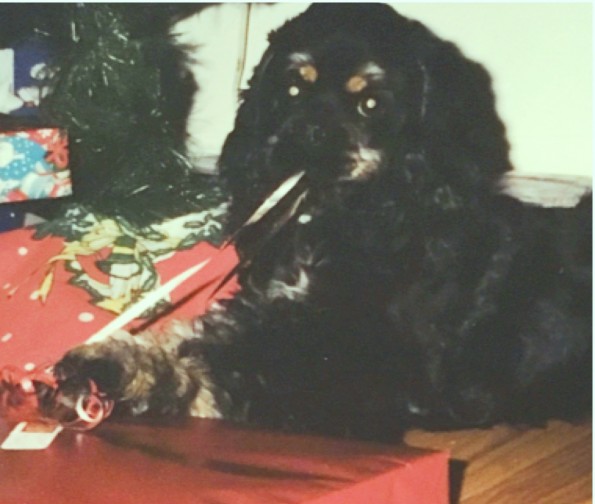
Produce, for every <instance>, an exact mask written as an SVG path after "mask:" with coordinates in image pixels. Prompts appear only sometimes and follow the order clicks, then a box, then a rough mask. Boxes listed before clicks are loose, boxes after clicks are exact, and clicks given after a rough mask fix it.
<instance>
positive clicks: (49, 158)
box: [0, 38, 72, 231]
mask: <svg viewBox="0 0 595 504" xmlns="http://www.w3.org/2000/svg"><path fill="white" fill-rule="evenodd" d="M43 42H44V41H43V40H42V39H37V38H33V39H29V40H26V41H23V42H20V43H19V44H17V45H15V47H12V48H4V49H1V50H0V231H6V230H8V229H12V228H15V227H19V226H20V225H21V224H22V222H23V217H24V214H25V212H26V209H27V208H26V206H25V205H16V204H13V203H20V202H25V201H30V200H38V199H45V198H60V197H64V196H69V195H70V194H71V193H72V184H71V178H70V171H69V169H68V140H67V134H66V131H65V130H63V129H60V128H56V127H51V126H45V125H41V124H40V120H39V104H40V101H41V100H42V98H43V97H44V96H45V95H46V94H47V92H48V82H49V79H50V78H51V70H50V66H49V62H50V58H51V54H50V51H49V48H48V47H47V45H45V44H44V43H43Z"/></svg>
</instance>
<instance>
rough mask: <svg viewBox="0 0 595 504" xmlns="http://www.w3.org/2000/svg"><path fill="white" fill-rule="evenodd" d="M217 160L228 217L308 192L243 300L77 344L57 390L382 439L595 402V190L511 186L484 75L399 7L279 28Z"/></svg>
mask: <svg viewBox="0 0 595 504" xmlns="http://www.w3.org/2000/svg"><path fill="white" fill-rule="evenodd" d="M221 168H222V175H223V177H224V178H225V180H226V181H227V183H228V185H229V187H230V189H231V192H232V195H233V202H232V206H231V211H230V216H229V222H230V228H232V229H233V228H235V227H237V226H238V225H239V224H240V223H242V222H243V221H244V220H245V219H246V218H247V217H248V216H249V215H250V214H251V213H252V212H253V211H254V209H255V208H256V207H257V206H258V205H259V203H260V202H261V201H262V200H263V199H264V198H265V197H266V195H267V194H269V193H270V192H271V191H272V189H273V188H274V187H276V186H277V185H278V184H279V183H280V182H281V181H282V180H284V179H285V178H287V177H288V176H289V175H291V174H293V173H296V172H298V171H300V170H305V172H306V179H307V182H308V193H307V196H306V197H305V199H304V200H303V201H302V202H301V204H300V206H299V209H298V212H297V214H296V216H295V217H294V218H293V219H292V220H290V221H289V222H288V223H287V224H285V225H284V226H283V227H282V228H281V229H280V230H279V231H278V232H276V234H274V235H272V236H269V237H268V239H267V240H266V241H264V242H263V241H262V240H261V242H260V244H259V246H260V249H259V252H258V253H257V254H256V255H255V256H254V257H252V258H251V261H249V263H248V265H247V266H245V267H244V268H243V269H242V270H241V272H240V281H241V285H242V290H241V292H240V293H239V295H238V296H236V297H235V298H234V299H233V300H230V301H228V302H225V303H224V304H221V305H218V306H216V307H215V308H214V309H213V310H212V311H211V312H210V313H209V314H207V315H206V316H205V317H203V318H202V319H197V320H196V321H194V322H193V323H192V324H190V325H187V326H186V327H185V328H184V329H183V330H179V329H178V330H174V331H173V333H174V334H176V335H178V336H175V338H174V339H173V340H171V341H170V343H169V347H167V346H164V345H163V344H162V343H160V342H157V343H155V335H151V334H144V335H138V336H135V337H129V338H119V339H114V340H111V341H107V342H104V343H97V344H93V345H86V346H82V347H79V348H76V349H74V350H72V351H71V352H69V353H68V354H67V355H66V356H65V357H64V359H63V360H62V361H61V362H60V363H58V364H57V365H56V373H57V376H58V377H59V378H60V380H62V383H63V384H65V385H67V384H68V383H74V382H76V381H77V380H79V379H80V378H86V377H92V378H93V379H94V380H95V381H97V382H98V383H99V385H100V386H101V387H102V388H103V389H104V390H105V391H107V392H108V393H109V394H110V395H111V396H113V397H114V398H116V399H119V400H120V402H119V407H120V408H121V409H122V410H125V411H129V412H132V413H134V414H139V413H144V412H155V413H167V414H175V413H187V412H188V411H189V410H192V413H193V414H196V415H199V416H208V417H218V418H219V417H220V418H228V419H233V420H238V421H242V422H251V423H257V424H260V425H266V426H274V427H286V428H290V429H293V430H305V431H314V432H320V433H329V434H339V435H352V436H357V437H361V438H376V439H391V438H394V437H395V436H397V435H399V433H400V432H401V431H402V429H404V428H407V427H409V426H412V425H424V426H433V427H448V428H450V427H459V426H469V425H486V424H488V423H492V422H496V421H507V420H512V421H519V420H523V421H527V420H538V419H541V418H544V417H547V416H549V415H566V414H570V413H576V412H579V411H581V408H583V410H584V411H586V410H588V406H589V402H588V401H589V398H590V395H591V393H590V391H591V365H590V363H591V343H590V340H591V338H590V334H591V319H590V316H591V297H590V293H591V270H590V258H591V255H590V241H591V237H590V233H591V231H590V228H591V214H590V207H591V204H590V200H586V201H583V202H582V203H581V204H580V205H579V207H578V208H576V209H557V210H552V209H550V210H546V209H542V208H537V207H528V206H525V205H523V204H521V203H519V202H518V201H516V200H513V199H511V198H509V197H506V196H503V195H500V194H499V193H498V191H497V190H496V186H497V182H498V180H499V178H500V177H501V175H502V174H503V173H505V172H507V171H508V170H510V168H511V166H510V163H509V159H508V144H507V141H506V138H505V131H504V127H503V124H502V122H501V121H500V119H499V118H498V116H497V114H496V112H495V107H494V96H493V93H492V91H491V84H490V78H489V76H488V74H487V72H486V71H485V70H484V68H483V67H482V66H481V65H479V64H477V63H474V62H471V61H469V60H468V59H466V58H465V57H464V56H463V55H462V54H461V52H460V51H459V50H458V49H457V48H456V47H455V46H454V45H452V44H450V43H447V42H445V41H443V40H440V39H439V38H437V37H436V36H435V35H433V34H432V33H431V32H430V31H428V29H427V28H425V27H424V26H423V25H422V24H420V23H418V22H416V21H412V20H409V19H406V18H404V17H402V16H400V15H399V14H397V13H396V12H394V11H393V10H392V9H391V8H389V7H385V6H381V5H372V4H342V5H333V4H316V5H314V6H312V7H311V8H310V9H309V10H307V11H306V12H305V13H304V14H302V15H301V16H299V17H298V18H296V19H295V20H293V21H290V22H289V23H288V24H286V25H285V26H284V27H282V28H281V29H280V30H278V31H277V32H276V33H274V34H273V35H272V36H271V45H270V49H269V50H268V51H267V52H266V54H265V55H264V57H263V59H262V62H261V64H260V65H259V67H258V68H257V69H256V72H255V75H254V78H253V80H252V83H251V89H250V90H249V91H248V92H247V93H246V95H245V97H244V101H243V104H242V105H241V108H240V110H239V113H238V118H237V122H236V127H235V130H234V131H233V132H232V134H231V135H230V137H229V138H228V140H227V143H226V145H225V148H224V152H223V156H222V166H221ZM260 231H261V230H259V232H260ZM260 238H261V235H260V234H259V235H258V236H255V231H254V230H251V229H248V230H246V231H244V232H243V233H242V234H241V235H240V237H239V240H238V247H239V251H240V254H241V255H242V254H244V255H245V254H247V253H248V250H251V247H252V245H253V243H254V241H255V240H257V241H258V240H259V239H260ZM179 327H180V326H178V328H179ZM180 334H181V336H180ZM172 337H173V336H172ZM158 339H159V338H158Z"/></svg>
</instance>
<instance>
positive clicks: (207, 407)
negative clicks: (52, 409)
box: [54, 322, 219, 417]
mask: <svg viewBox="0 0 595 504" xmlns="http://www.w3.org/2000/svg"><path fill="white" fill-rule="evenodd" d="M194 335H195V333H194V327H193V324H192V323H190V322H188V323H182V322H175V323H173V324H170V325H169V326H168V327H167V328H166V329H165V330H163V331H162V332H151V331H147V332H145V333H142V334H138V335H135V336H132V335H130V334H128V333H121V334H118V335H117V336H113V337H111V338H109V339H107V340H105V341H101V342H97V343H92V344H87V345H81V346H78V347H76V348H74V349H73V350H71V351H69V352H68V353H67V354H66V355H65V356H64V357H63V358H62V359H61V360H60V361H59V362H58V363H57V364H56V365H55V366H54V373H55V375H56V377H57V379H58V381H59V383H60V387H61V391H62V392H63V393H65V394H72V395H75V396H76V395H77V394H79V393H80V392H81V391H83V390H85V388H87V387H88V386H89V380H93V381H94V382H95V383H96V385H97V386H98V388H99V390H100V391H101V392H103V393H105V394H106V395H107V396H108V397H109V398H110V399H113V400H115V401H116V408H117V410H119V411H120V412H122V413H125V414H132V415H140V414H143V413H145V412H148V413H152V414H161V415H176V414H187V413H188V412H191V413H193V414H195V415H196V416H205V417H218V416H219V415H218V413H217V409H216V407H215V400H214V397H213V394H212V391H211V387H210V385H211V382H210V378H209V373H208V369H207V367H206V365H205V364H204V362H202V361H201V359H200V358H199V357H197V356H192V357H186V358H184V357H180V356H179V355H178V348H179V345H180V344H181V342H183V341H184V340H186V339H188V338H192V337H194Z"/></svg>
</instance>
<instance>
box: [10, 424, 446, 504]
mask: <svg viewBox="0 0 595 504" xmlns="http://www.w3.org/2000/svg"><path fill="white" fill-rule="evenodd" d="M7 433H8V429H7V428H6V427H5V426H3V425H2V422H0V439H4V438H5V437H6V435H7ZM0 467H2V478H0V495H1V496H2V499H1V500H2V503H3V504H9V503H15V504H16V503H23V502H26V503H27V504H38V503H39V504H42V503H43V504H45V503H47V502H85V503H86V504H102V503H106V502H118V503H122V504H126V503H139V502H142V503H145V504H151V503H155V504H158V503H159V504H161V503H164V502H175V503H177V504H186V503H188V504H190V503H192V504H199V503H204V504H206V503H209V504H279V503H287V504H447V503H448V502H449V498H448V454H447V453H445V452H433V451H425V450H418V449H413V448H409V447H407V446H403V445H383V444H372V443H362V442H354V441H345V440H340V439H329V438H324V437H316V436H303V435H288V434H281V433H273V432H265V431H261V430H255V429H245V428H239V427H237V426H232V425H229V424H227V423H225V422H222V421H216V420H203V419H188V420H186V421H184V422H181V421H177V422H169V424H156V423H148V422H147V421H144V422H131V423H112V422H106V423H104V424H103V425H101V426H100V427H98V428H97V430H95V431H93V433H92V434H83V435H81V434H80V433H76V432H73V431H63V432H62V433H61V434H60V435H59V436H58V438H57V439H56V440H55V441H54V443H53V444H52V445H51V446H50V447H49V448H48V449H46V450H43V451H37V452H35V453H34V452H15V451H1V450H0Z"/></svg>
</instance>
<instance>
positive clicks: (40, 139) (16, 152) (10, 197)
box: [0, 128, 72, 203]
mask: <svg viewBox="0 0 595 504" xmlns="http://www.w3.org/2000/svg"><path fill="white" fill-rule="evenodd" d="M71 194H72V181H71V178H70V170H69V168H68V137H67V135H66V132H65V131H64V130H62V129H60V128H35V129H27V130H19V131H0V203H7V202H17V201H27V200H32V199H44V198H61V197H64V196H69V195H71Z"/></svg>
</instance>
